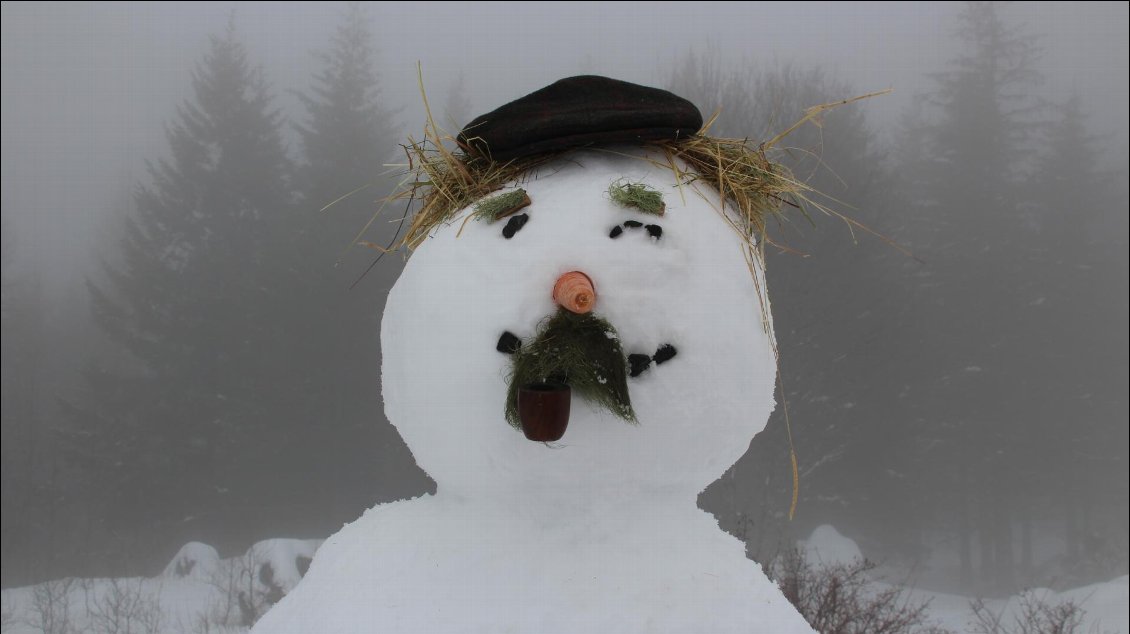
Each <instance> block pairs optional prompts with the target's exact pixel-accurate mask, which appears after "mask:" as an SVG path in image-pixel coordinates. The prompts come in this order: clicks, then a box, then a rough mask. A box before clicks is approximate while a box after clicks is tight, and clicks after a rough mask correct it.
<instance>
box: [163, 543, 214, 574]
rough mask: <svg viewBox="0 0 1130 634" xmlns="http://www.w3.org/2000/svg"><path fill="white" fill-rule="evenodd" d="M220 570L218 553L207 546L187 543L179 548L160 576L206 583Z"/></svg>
mask: <svg viewBox="0 0 1130 634" xmlns="http://www.w3.org/2000/svg"><path fill="white" fill-rule="evenodd" d="M219 569H220V553H218V552H216V549H215V548H212V547H211V546H209V545H208V544H202V543H200V542H188V543H187V544H185V545H184V546H181V547H180V550H178V551H177V554H176V556H174V557H173V559H172V561H170V562H169V565H167V566H165V570H164V572H162V573H161V574H162V575H163V576H165V577H172V578H174V579H198V580H201V581H208V580H209V579H211V578H212V577H213V576H214V575H215V573H216V571H218V570H219Z"/></svg>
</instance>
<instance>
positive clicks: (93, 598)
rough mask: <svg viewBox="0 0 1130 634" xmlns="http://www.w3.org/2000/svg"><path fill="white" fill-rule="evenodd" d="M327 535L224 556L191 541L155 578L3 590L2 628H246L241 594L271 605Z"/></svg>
mask: <svg viewBox="0 0 1130 634" xmlns="http://www.w3.org/2000/svg"><path fill="white" fill-rule="evenodd" d="M320 543H321V540H316V539H315V540H298V539H270V540H266V541H262V542H259V543H257V544H255V545H254V546H252V547H251V548H249V549H248V550H247V551H246V552H245V553H244V554H242V555H240V556H237V557H231V558H228V559H220V558H219V555H218V554H217V553H216V549H215V548H213V547H211V546H209V545H207V544H202V543H200V542H190V543H188V544H185V545H184V546H182V547H181V549H180V550H179V551H178V552H177V554H176V555H175V556H174V557H173V559H172V560H171V561H170V562H169V564H168V565H167V566H166V567H165V570H164V572H162V573H161V574H160V575H158V576H156V577H153V578H145V577H132V578H125V579H76V578H68V579H60V580H56V581H50V582H47V583H43V584H39V585H37V586H30V587H26V588H14V589H10V590H4V592H3V610H4V625H3V631H4V632H5V634H9V633H10V634H24V633H31V632H41V631H45V630H47V631H56V632H119V633H123V634H124V633H126V632H138V633H146V632H244V631H246V630H247V628H246V627H243V626H242V624H243V623H244V622H245V615H244V613H243V611H242V610H241V605H240V603H241V598H242V600H243V602H244V606H245V607H247V606H250V607H251V608H252V609H254V610H255V612H256V616H257V615H258V614H261V613H263V612H265V611H266V610H267V609H269V608H270V607H271V602H272V601H274V600H277V597H276V596H274V595H276V594H277V593H278V592H287V591H289V590H290V589H292V588H293V587H294V585H295V584H296V583H297V582H298V579H299V578H300V575H299V574H298V571H297V569H296V564H295V562H296V559H297V558H298V557H312V556H313V555H314V552H315V551H316V550H317V548H318V545H319V544H320ZM264 566H269V567H270V570H271V572H270V573H267V574H266V575H265V574H264V572H263V571H264ZM266 581H271V582H272V583H273V584H275V585H277V586H279V590H277V591H276V590H274V589H273V588H272V587H271V586H270V585H269V584H267V583H266ZM47 624H52V625H51V626H50V627H45V626H46V625H47Z"/></svg>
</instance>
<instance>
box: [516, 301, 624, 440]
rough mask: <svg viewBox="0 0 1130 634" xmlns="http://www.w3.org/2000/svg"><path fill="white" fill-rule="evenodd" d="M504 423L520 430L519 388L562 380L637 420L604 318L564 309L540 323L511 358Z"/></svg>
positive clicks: (616, 338)
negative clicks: (533, 335)
mask: <svg viewBox="0 0 1130 634" xmlns="http://www.w3.org/2000/svg"><path fill="white" fill-rule="evenodd" d="M511 364H512V365H511V370H510V381H509V382H510V385H509V390H508V391H507V394H506V422H508V423H510V425H512V426H513V427H515V428H517V429H521V427H522V422H521V420H520V418H519V416H518V391H519V389H521V388H522V386H524V385H529V384H531V383H562V384H565V385H568V386H569V387H570V388H571V389H572V391H573V394H576V395H578V396H580V397H582V398H584V399H585V400H587V401H589V402H591V403H594V404H596V405H598V406H600V407H602V408H603V409H605V410H608V411H609V412H611V413H612V414H614V415H616V416H619V417H620V418H622V419H624V420H625V421H627V422H629V423H633V424H635V423H637V421H636V413H635V411H634V410H633V409H632V402H631V398H630V397H629V396H628V363H627V359H626V358H625V356H624V351H623V349H621V347H620V337H619V335H617V334H616V330H615V329H614V328H613V327H612V325H611V324H609V323H608V322H607V321H605V320H603V319H601V318H600V317H597V316H595V315H593V314H592V313H586V314H584V315H578V314H575V313H571V312H569V311H567V310H565V309H558V311H557V313H556V314H554V315H552V316H551V317H549V318H547V319H545V320H543V321H542V323H541V324H540V325H539V326H538V332H537V335H536V336H535V337H534V339H533V341H531V342H530V343H528V344H525V345H523V346H522V347H521V348H519V349H518V351H517V352H515V353H514V354H513V355H512V356H511Z"/></svg>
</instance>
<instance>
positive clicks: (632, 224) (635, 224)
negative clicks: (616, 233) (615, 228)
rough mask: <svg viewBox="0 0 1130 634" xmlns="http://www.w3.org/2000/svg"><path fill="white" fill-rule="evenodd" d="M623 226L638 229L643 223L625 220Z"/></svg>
mask: <svg viewBox="0 0 1130 634" xmlns="http://www.w3.org/2000/svg"><path fill="white" fill-rule="evenodd" d="M624 226H625V227H627V228H629V229H639V228H640V227H642V226H643V223H642V222H640V221H638V220H625V221H624Z"/></svg>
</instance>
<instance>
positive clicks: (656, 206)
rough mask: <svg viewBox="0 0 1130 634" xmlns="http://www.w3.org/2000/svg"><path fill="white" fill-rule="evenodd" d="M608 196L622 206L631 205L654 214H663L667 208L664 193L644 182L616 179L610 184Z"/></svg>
mask: <svg viewBox="0 0 1130 634" xmlns="http://www.w3.org/2000/svg"><path fill="white" fill-rule="evenodd" d="M608 197H609V198H611V199H612V202H614V203H616V204H617V205H619V206H621V207H625V208H628V207H631V208H633V209H637V210H639V211H641V212H643V213H645V214H650V215H653V216H662V215H663V212H664V211H666V210H667V205H666V204H665V203H664V202H663V194H661V193H659V191H658V190H656V189H655V188H653V187H650V186H648V185H646V184H644V183H632V182H626V181H624V180H618V181H615V182H613V183H612V184H611V185H609V186H608Z"/></svg>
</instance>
